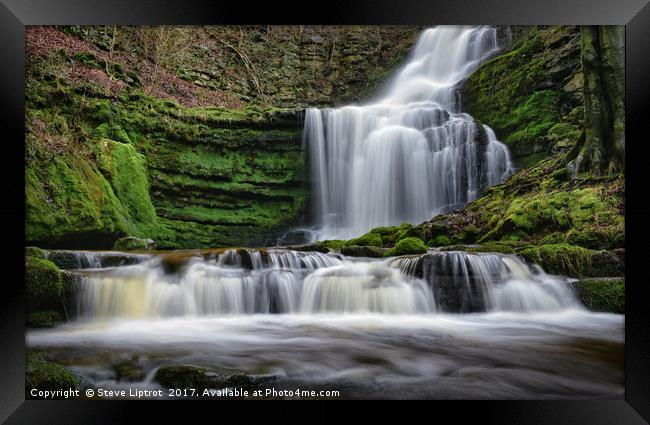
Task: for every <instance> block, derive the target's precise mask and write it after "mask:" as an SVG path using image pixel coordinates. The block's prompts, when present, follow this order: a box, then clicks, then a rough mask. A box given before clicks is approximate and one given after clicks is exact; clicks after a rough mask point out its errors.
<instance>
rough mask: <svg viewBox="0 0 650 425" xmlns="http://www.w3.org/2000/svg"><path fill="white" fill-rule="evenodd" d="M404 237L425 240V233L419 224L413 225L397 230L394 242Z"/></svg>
mask: <svg viewBox="0 0 650 425" xmlns="http://www.w3.org/2000/svg"><path fill="white" fill-rule="evenodd" d="M406 238H417V239H420V240H426V233H425V231H424V229H423V228H422V227H420V226H413V227H409V228H407V229H404V230H402V231H401V232H399V234H398V236H397V237H396V238H395V242H396V243H398V242H399V241H401V240H402V239H406Z"/></svg>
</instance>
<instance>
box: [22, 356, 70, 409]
mask: <svg viewBox="0 0 650 425" xmlns="http://www.w3.org/2000/svg"><path fill="white" fill-rule="evenodd" d="M79 385H80V380H79V378H77V377H76V376H75V375H74V374H72V373H71V372H70V371H68V370H67V369H66V368H65V367H63V366H61V365H59V364H56V363H52V362H48V361H45V360H44V359H43V358H42V357H41V356H40V355H39V354H37V353H34V352H27V354H26V355H25V397H26V398H31V394H30V391H31V390H32V389H37V390H43V391H45V390H47V391H57V390H68V389H74V388H77V387H79ZM55 398H56V397H55ZM61 398H62V397H61Z"/></svg>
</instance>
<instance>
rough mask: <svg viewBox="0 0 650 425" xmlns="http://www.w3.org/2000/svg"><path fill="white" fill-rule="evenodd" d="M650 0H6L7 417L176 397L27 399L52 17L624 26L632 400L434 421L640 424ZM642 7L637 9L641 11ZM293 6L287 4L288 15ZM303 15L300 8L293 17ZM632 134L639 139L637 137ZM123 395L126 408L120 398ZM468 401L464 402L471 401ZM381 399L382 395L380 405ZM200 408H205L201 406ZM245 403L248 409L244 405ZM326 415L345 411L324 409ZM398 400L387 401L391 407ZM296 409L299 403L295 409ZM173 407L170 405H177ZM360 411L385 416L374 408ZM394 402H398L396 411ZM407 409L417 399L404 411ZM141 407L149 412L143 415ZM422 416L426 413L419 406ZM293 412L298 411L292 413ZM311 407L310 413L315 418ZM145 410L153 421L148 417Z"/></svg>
mask: <svg viewBox="0 0 650 425" xmlns="http://www.w3.org/2000/svg"><path fill="white" fill-rule="evenodd" d="M646 3H647V0H619V1H616V2H614V1H607V0H596V1H590V0H549V1H544V2H541V1H536V0H507V1H506V0H495V1H489V2H488V1H481V0H473V1H461V0H445V1H435V2H432V1H431V2H426V1H415V0H401V1H392V0H375V1H371V0H367V1H354V2H352V1H330V2H328V3H309V2H307V3H306V2H295V3H293V4H289V3H285V4H283V5H280V4H278V3H277V2H266V3H252V2H212V1H207V0H198V1H197V0H185V1H180V0H179V1H154V0H146V1H140V2H137V3H135V2H133V1H131V0H119V1H117V0H103V1H89V0H50V1H45V0H38V1H37V0H2V5H0V33H2V37H1V38H0V40H2V41H1V42H0V57H1V58H2V61H0V76H1V77H0V93H2V99H3V100H2V102H0V120H2V121H3V122H2V124H3V125H2V127H1V128H2V129H3V136H4V137H3V141H4V144H3V165H2V167H0V173H1V174H2V177H3V178H4V179H3V183H4V184H3V199H2V203H1V205H2V207H1V210H0V214H1V216H2V218H3V221H4V224H5V225H4V226H3V230H4V231H3V240H4V242H5V249H4V252H5V255H4V262H3V263H4V267H5V270H4V277H5V279H4V288H3V297H2V300H3V305H2V308H0V315H1V317H0V326H1V327H2V331H1V332H2V341H3V350H2V351H0V353H1V355H2V361H1V362H0V365H1V368H2V376H1V377H0V378H1V381H0V382H2V385H0V420H4V419H5V418H8V417H10V416H11V417H10V418H9V420H8V421H7V422H6V423H9V424H27V423H30V424H31V423H48V424H59V423H66V424H69V423H84V424H90V423H106V424H115V423H121V422H126V421H129V422H134V421H135V420H136V418H137V417H138V416H144V415H145V414H146V415H147V416H149V415H150V413H152V412H153V411H154V409H155V410H156V411H158V412H159V413H163V414H164V413H166V410H167V409H166V408H167V407H169V406H170V405H169V404H166V405H163V404H160V403H155V404H154V403H153V402H149V403H147V404H144V405H143V404H141V403H140V404H137V403H132V402H128V401H127V402H109V401H99V402H90V401H89V402H85V401H84V402H53V401H52V402H47V401H29V402H25V401H24V323H23V320H24V312H23V289H22V285H23V279H24V276H23V273H24V271H23V270H24V269H23V263H22V262H23V260H22V258H23V243H24V240H23V238H24V236H23V235H24V207H23V205H24V193H23V188H24V179H23V171H24V168H23V162H24V159H23V140H24V91H23V84H24V25H47V24H116V23H119V24H225V23H230V24H242V23H247V24H259V23H269V24H270V23H274V24H290V23H293V24H316V23H318V24H335V23H336V24H352V23H355V24H421V25H424V24H426V25H431V24H443V23H444V24H610V25H621V24H627V36H626V42H627V50H626V59H627V62H626V69H627V74H626V88H627V89H626V111H627V114H626V126H627V131H626V138H627V139H628V149H627V158H626V169H627V170H626V173H627V174H628V175H629V176H631V178H629V177H628V179H627V181H628V184H627V186H626V190H627V194H626V199H627V204H628V205H627V207H626V211H627V216H626V221H627V226H628V227H629V229H631V230H633V231H630V232H626V233H627V234H628V240H627V243H628V244H629V245H630V247H628V248H629V249H628V250H627V252H628V255H627V264H626V270H627V277H626V279H627V281H628V282H632V284H630V285H627V288H628V291H629V292H628V293H627V297H626V298H627V300H626V305H627V306H628V309H627V311H626V314H627V320H626V400H625V401H580V402H577V401H576V402H566V401H562V402H559V401H558V402H532V401H519V402H517V401H513V402H490V403H481V404H473V405H459V404H458V403H437V404H435V405H430V404H427V405H425V406H423V408H424V409H425V410H426V412H427V416H425V417H428V418H430V419H433V418H442V417H447V418H450V419H451V420H453V421H454V422H457V421H458V420H459V419H460V420H461V422H462V420H463V419H465V420H468V419H474V420H478V421H477V423H481V424H489V423H495V424H496V423H498V424H507V423H517V424H573V423H575V424H594V425H596V424H643V423H645V421H644V420H643V419H642V417H644V418H646V419H650V403H648V400H650V356H649V353H650V342H649V341H650V331H649V330H648V328H647V323H649V321H648V309H647V306H646V304H647V302H646V300H647V297H644V293H643V291H644V290H645V287H647V285H645V282H646V281H647V275H645V273H643V270H644V264H645V261H644V260H645V259H644V258H642V256H644V255H645V252H646V251H647V249H644V248H645V247H644V245H646V246H647V243H645V244H644V242H646V241H647V240H648V230H647V229H648V226H647V219H648V216H649V213H650V206H649V204H648V198H647V196H646V195H645V190H644V189H645V181H646V180H647V173H645V169H646V168H647V166H646V163H647V160H646V159H645V158H647V157H646V156H645V155H644V146H647V143H646V142H647V124H646V121H647V111H648V110H649V109H650V108H649V107H648V106H649V105H648V99H649V98H650V91H649V80H648V78H647V75H650V65H649V63H648V62H649V61H648V59H647V52H648V47H649V46H648V43H649V42H648V40H650V25H649V23H650V6H648V5H647V4H646ZM641 9H643V10H642V11H641V12H639V11H640V10H641ZM289 11H290V12H289ZM297 12H298V13H300V15H299V14H297ZM629 141H632V142H631V143H630V142H629ZM117 403H119V405H118V404H117ZM465 403H466V402H465ZM382 406H384V404H382ZM189 407H190V406H187V405H183V406H177V405H172V409H174V411H176V412H182V414H183V415H184V420H185V421H187V420H188V416H189V414H190V413H194V412H197V413H206V414H207V416H205V417H206V418H208V420H211V421H216V420H218V419H219V418H221V419H223V418H226V417H228V415H227V413H235V414H236V415H238V416H239V417H240V418H241V419H243V420H246V421H247V422H249V421H251V420H252V418H250V413H251V411H256V412H258V413H259V414H260V415H264V417H265V418H267V419H279V418H286V417H287V416H288V415H289V410H288V409H287V408H286V407H285V406H282V412H280V411H279V409H278V411H274V409H270V408H269V407H270V406H269V405H268V404H266V405H264V406H263V408H257V409H250V408H248V406H245V407H244V406H233V409H232V411H231V412H224V411H223V408H220V409H215V408H214V405H212V404H209V405H208V404H205V403H202V404H199V403H193V404H192V405H191V408H189ZM199 407H201V408H203V409H205V411H204V412H201V410H202V409H197V408H199ZM242 407H243V409H242ZM319 407H320V411H323V412H324V414H323V415H322V417H323V419H325V417H326V416H327V417H328V418H329V419H334V420H337V419H339V418H340V416H339V415H338V414H337V415H336V416H334V415H332V414H328V413H327V410H323V409H322V406H319ZM390 407H391V406H386V408H387V409H388V408H390ZM291 409H292V410H293V406H292V407H291ZM170 410H171V409H170ZM364 411H365V412H364V413H365V414H367V413H368V412H370V411H372V412H373V413H379V414H381V413H383V412H382V410H381V409H379V410H377V409H376V406H373V407H372V408H371V409H367V408H366V409H364ZM393 411H394V410H393ZM408 412H409V413H413V412H412V408H409V409H408ZM137 413H140V414H141V415H138V414H137ZM422 413H424V412H422ZM296 416H297V415H296ZM313 417H314V416H313V414H312V415H309V416H306V417H304V419H303V420H305V421H308V420H310V419H311V418H313ZM148 419H151V418H150V416H149V418H148Z"/></svg>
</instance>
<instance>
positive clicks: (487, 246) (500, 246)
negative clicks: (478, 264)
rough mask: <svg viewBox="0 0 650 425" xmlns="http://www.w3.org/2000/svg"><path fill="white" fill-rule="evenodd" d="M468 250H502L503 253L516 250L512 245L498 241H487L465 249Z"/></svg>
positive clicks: (511, 252) (512, 252)
mask: <svg viewBox="0 0 650 425" xmlns="http://www.w3.org/2000/svg"><path fill="white" fill-rule="evenodd" d="M465 251H467V252H500V253H502V254H514V253H515V250H514V248H513V247H511V246H510V245H506V244H505V243H498V242H486V243H483V244H480V245H478V246H474V247H468V248H467V249H465Z"/></svg>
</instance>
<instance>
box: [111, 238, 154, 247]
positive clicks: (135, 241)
mask: <svg viewBox="0 0 650 425" xmlns="http://www.w3.org/2000/svg"><path fill="white" fill-rule="evenodd" d="M155 248H156V242H155V241H154V240H153V239H141V238H136V237H134V236H127V237H125V238H120V239H118V240H117V241H115V245H113V250H114V251H149V250H152V249H155Z"/></svg>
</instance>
